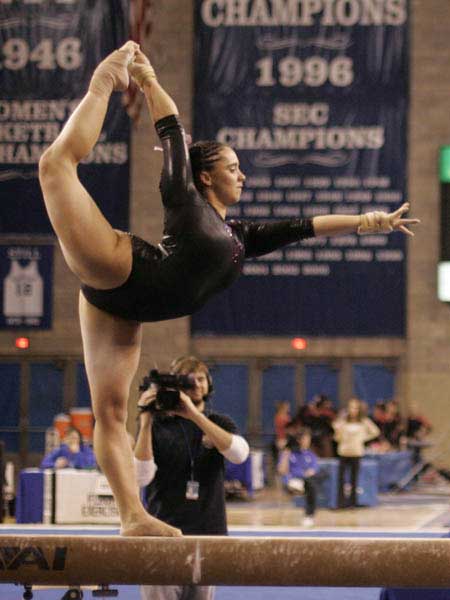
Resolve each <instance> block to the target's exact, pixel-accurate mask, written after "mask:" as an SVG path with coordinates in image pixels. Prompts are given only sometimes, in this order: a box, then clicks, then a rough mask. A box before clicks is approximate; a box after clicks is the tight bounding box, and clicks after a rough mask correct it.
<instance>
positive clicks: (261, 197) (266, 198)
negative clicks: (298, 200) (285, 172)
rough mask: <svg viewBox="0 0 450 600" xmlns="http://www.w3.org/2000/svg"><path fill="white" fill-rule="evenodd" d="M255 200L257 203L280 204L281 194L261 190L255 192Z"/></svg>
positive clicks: (276, 191) (275, 191)
mask: <svg viewBox="0 0 450 600" xmlns="http://www.w3.org/2000/svg"><path fill="white" fill-rule="evenodd" d="M256 200H258V201H259V202H281V200H283V192H279V191H278V190H261V191H258V192H256Z"/></svg>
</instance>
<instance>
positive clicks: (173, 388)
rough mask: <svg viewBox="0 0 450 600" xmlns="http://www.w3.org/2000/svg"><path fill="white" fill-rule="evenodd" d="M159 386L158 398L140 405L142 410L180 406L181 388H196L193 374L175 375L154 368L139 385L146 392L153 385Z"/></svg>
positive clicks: (165, 409)
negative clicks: (145, 404)
mask: <svg viewBox="0 0 450 600" xmlns="http://www.w3.org/2000/svg"><path fill="white" fill-rule="evenodd" d="M152 384H153V385H155V386H156V387H157V392H156V399H155V400H154V401H153V402H150V404H147V406H142V407H141V406H140V407H139V408H140V410H141V411H142V412H145V411H150V412H151V413H156V412H159V413H161V412H167V411H168V410H176V409H177V408H179V407H180V390H190V389H191V390H192V389H193V388H195V379H194V377H193V375H179V374H177V375H174V374H173V373H160V372H159V371H158V369H152V370H151V371H150V373H149V374H148V376H147V377H144V379H143V381H142V384H141V385H140V386H139V391H140V392H145V391H146V390H148V388H149V387H150V386H151V385H152Z"/></svg>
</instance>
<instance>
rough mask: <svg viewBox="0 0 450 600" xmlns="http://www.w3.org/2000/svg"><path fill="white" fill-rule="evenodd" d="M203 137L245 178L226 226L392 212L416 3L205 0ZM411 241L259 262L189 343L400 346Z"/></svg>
mask: <svg viewBox="0 0 450 600" xmlns="http://www.w3.org/2000/svg"><path fill="white" fill-rule="evenodd" d="M195 16H196V56H195V65H196V74H195V115H194V117H195V119H194V123H195V125H194V139H196V140H198V139H216V140H218V141H221V142H224V143H226V144H229V145H230V146H232V147H233V148H234V149H235V150H236V152H237V154H238V156H239V159H240V162H241V168H242V170H243V171H244V173H245V174H246V176H247V180H246V184H245V189H244V192H243V194H242V199H241V202H240V204H239V206H235V207H233V208H232V209H231V210H230V211H229V216H231V217H232V218H237V219H241V218H242V219H248V220H255V221H261V220H263V221H264V220H277V219H290V218H299V217H313V216H315V215H326V214H334V213H337V214H352V215H353V214H355V215H357V214H359V213H360V212H366V211H369V210H385V211H392V210H394V209H396V208H397V207H398V206H399V205H400V204H401V203H402V202H403V201H404V200H405V190H406V158H407V155H406V150H407V147H406V134H407V110H408V3H407V0H197V1H196V15H195ZM405 276H406V273H405V239H404V237H403V235H402V234H400V233H395V234H393V235H390V236H386V235H371V236H361V237H360V236H357V235H356V234H350V235H342V236H339V237H334V238H330V239H328V240H327V239H325V238H317V239H316V238H314V239H311V240H307V241H304V242H302V243H300V244H295V245H291V246H289V247H287V248H286V249H284V250H280V251H277V252H274V253H272V254H271V255H270V256H266V257H262V258H260V259H257V260H253V261H249V262H247V263H246V265H245V269H244V273H243V275H242V276H241V278H240V279H239V280H238V281H237V283H236V284H235V285H234V286H233V287H232V288H231V289H229V290H227V292H225V293H223V294H221V295H220V296H219V297H218V298H217V299H215V300H214V301H212V302H210V303H209V304H208V306H206V307H205V308H204V309H203V310H202V311H200V312H199V313H197V314H196V315H194V317H193V319H192V329H193V333H197V334H205V333H218V334H251V333H259V334H268V335H291V334H307V335H317V336H319V335H322V336H340V335H343V336H346V335H352V336H353V335H356V336H358V335H366V336H369V335H372V336H375V335H393V336H401V335H404V328H405Z"/></svg>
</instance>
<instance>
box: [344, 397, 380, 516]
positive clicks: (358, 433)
mask: <svg viewBox="0 0 450 600" xmlns="http://www.w3.org/2000/svg"><path fill="white" fill-rule="evenodd" d="M333 429H334V439H335V440H336V441H337V453H338V456H339V476H338V486H339V487H338V507H339V508H347V507H349V506H358V503H357V485H358V475H359V464H360V460H361V457H362V456H364V452H365V444H366V442H368V441H370V440H373V439H375V438H377V437H378V436H379V435H380V430H379V429H378V427H377V426H376V425H375V423H374V422H373V421H372V420H371V419H369V418H368V417H366V416H365V412H364V408H363V404H362V402H361V401H360V400H358V398H351V399H350V400H349V402H348V405H347V412H346V414H345V416H344V417H338V418H337V419H336V421H334V422H333ZM347 469H350V479H351V492H350V498H349V501H346V498H345V494H344V482H345V474H346V471H347Z"/></svg>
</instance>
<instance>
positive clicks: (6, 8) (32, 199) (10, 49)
mask: <svg viewBox="0 0 450 600" xmlns="http://www.w3.org/2000/svg"><path fill="white" fill-rule="evenodd" d="M127 30H128V0H0V233H20V234H22V233H26V234H42V233H51V232H52V229H51V225H50V222H49V220H48V218H47V214H46V211H45V207H44V204H43V200H42V195H41V191H40V187H39V182H38V179H37V175H38V173H37V169H38V161H39V157H40V156H41V154H42V153H43V151H44V150H45V149H46V148H47V147H48V146H49V145H50V144H51V143H52V142H53V140H54V139H55V138H56V137H57V135H58V134H59V132H60V131H61V128H62V126H63V124H64V123H65V122H66V121H67V119H68V118H69V116H70V114H71V113H72V112H73V110H74V109H75V107H76V106H77V104H78V103H79V101H80V99H81V98H82V97H83V95H84V94H85V93H86V91H87V88H88V84H89V80H90V77H91V75H92V73H93V71H94V69H95V67H96V66H97V64H98V63H99V62H100V61H101V60H102V59H103V58H104V57H105V56H106V55H107V54H109V53H110V52H112V50H115V49H116V48H117V47H119V46H120V45H122V44H123V43H124V42H125V41H126V39H127ZM128 147H129V122H128V117H127V115H126V113H125V111H124V110H123V107H122V106H121V97H120V94H113V97H112V101H111V103H110V109H109V111H108V114H107V117H106V121H105V126H104V128H103V131H102V134H101V138H100V140H99V142H98V143H97V145H96V146H95V148H94V150H93V151H92V152H91V154H90V155H89V156H88V157H87V158H86V159H85V160H84V161H83V164H82V165H81V166H80V168H79V175H80V179H81V181H82V182H83V184H84V185H85V186H86V188H87V189H88V191H89V192H90V193H91V195H92V196H93V197H94V199H95V201H96V202H97V204H98V205H99V206H100V208H101V210H102V212H103V213H104V214H105V216H106V218H107V219H108V220H109V221H110V222H111V223H112V224H113V225H114V226H115V227H117V228H121V229H126V228H127V226H128V195H129V166H128Z"/></svg>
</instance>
